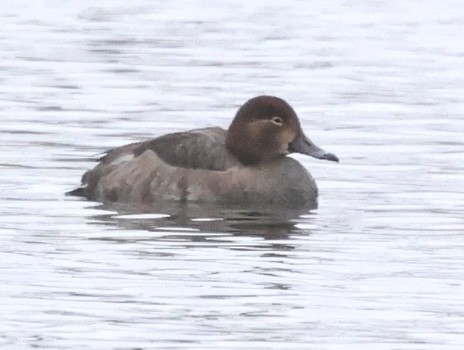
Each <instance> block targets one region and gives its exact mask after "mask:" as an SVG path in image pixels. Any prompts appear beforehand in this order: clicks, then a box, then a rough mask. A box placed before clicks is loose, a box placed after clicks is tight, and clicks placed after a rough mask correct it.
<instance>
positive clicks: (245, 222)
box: [91, 202, 312, 242]
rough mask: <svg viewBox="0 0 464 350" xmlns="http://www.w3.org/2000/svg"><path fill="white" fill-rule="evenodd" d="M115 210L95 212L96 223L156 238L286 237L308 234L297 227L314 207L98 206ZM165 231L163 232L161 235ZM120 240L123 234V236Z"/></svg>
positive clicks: (161, 204) (102, 208) (164, 203)
mask: <svg viewBox="0 0 464 350" xmlns="http://www.w3.org/2000/svg"><path fill="white" fill-rule="evenodd" d="M95 208H96V209H101V210H105V211H110V212H111V213H108V214H102V215H94V216H92V217H91V220H92V221H93V222H95V223H100V224H104V225H110V226H116V227H119V228H122V229H126V230H143V231H150V232H156V233H157V234H156V235H153V239H156V238H158V239H159V238H160V236H162V237H163V238H170V239H173V240H190V241H196V242H198V241H202V240H208V241H211V239H213V240H214V238H215V237H221V236H231V235H246V236H259V237H262V238H264V239H267V240H275V239H286V238H288V237H289V236H290V235H291V234H302V233H304V234H308V233H310V232H308V230H307V229H305V230H301V229H299V228H298V227H296V224H297V223H298V222H301V220H302V219H301V216H302V215H304V219H303V220H305V221H307V220H308V219H309V220H310V219H311V215H312V213H311V211H310V209H311V208H305V209H285V208H266V207H247V208H236V207H235V208H231V207H225V206H220V205H215V204H198V203H179V202H172V203H171V202H163V203H160V204H150V205H146V204H143V205H142V204H121V203H111V204H101V205H98V206H96V207H95ZM160 234H161V235H160ZM119 239H120V237H119Z"/></svg>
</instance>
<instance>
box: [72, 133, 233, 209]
mask: <svg viewBox="0 0 464 350" xmlns="http://www.w3.org/2000/svg"><path fill="white" fill-rule="evenodd" d="M225 139H226V130H224V129H222V128H218V127H213V128H203V129H196V130H191V131H186V132H179V133H172V134H167V135H163V136H160V137H157V138H155V139H152V140H147V141H143V142H137V143H131V144H128V145H125V146H122V147H117V148H114V149H112V150H109V151H108V152H106V154H105V155H104V156H103V157H101V158H100V159H98V160H99V164H98V165H97V166H96V167H95V168H93V169H92V170H89V171H87V172H86V173H85V174H84V175H83V177H82V185H81V187H79V188H77V189H75V190H73V191H71V192H69V194H71V195H79V196H85V197H88V198H91V199H97V200H111V201H116V200H118V199H120V198H121V193H120V192H122V190H121V187H122V186H125V187H128V186H132V187H139V188H142V187H143V186H144V185H143V182H144V181H145V182H146V181H149V178H147V179H144V178H145V177H147V175H152V173H153V172H155V173H157V174H159V172H160V171H162V170H166V169H170V170H172V171H175V170H177V173H181V172H183V170H182V169H204V170H206V171H225V170H227V169H229V168H231V167H233V166H236V165H238V164H240V162H239V161H238V160H237V159H236V158H235V157H234V156H233V155H231V154H230V153H229V152H228V151H227V149H226V147H225ZM134 174H137V178H136V179H132V180H131V179H130V177H131V176H134ZM144 175H145V176H144ZM171 175H174V174H171ZM124 176H126V178H125V179H124Z"/></svg>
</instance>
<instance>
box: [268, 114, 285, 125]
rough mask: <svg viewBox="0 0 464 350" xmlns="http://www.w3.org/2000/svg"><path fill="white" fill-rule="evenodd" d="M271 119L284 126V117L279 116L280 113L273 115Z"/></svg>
mask: <svg viewBox="0 0 464 350" xmlns="http://www.w3.org/2000/svg"><path fill="white" fill-rule="evenodd" d="M271 121H272V122H273V123H274V124H275V125H278V126H282V125H284V120H283V118H282V117H279V116H278V115H276V116H275V117H272V119H271Z"/></svg>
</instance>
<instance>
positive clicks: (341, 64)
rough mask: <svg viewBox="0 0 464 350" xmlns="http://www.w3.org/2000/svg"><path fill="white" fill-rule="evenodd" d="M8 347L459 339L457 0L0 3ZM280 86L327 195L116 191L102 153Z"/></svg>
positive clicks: (421, 344)
mask: <svg viewBox="0 0 464 350" xmlns="http://www.w3.org/2000/svg"><path fill="white" fill-rule="evenodd" d="M0 17H1V21H0V28H1V30H0V39H1V42H2V50H1V52H0V55H1V58H2V60H1V62H2V63H1V64H0V71H1V73H2V74H1V78H0V79H1V82H2V94H1V96H0V116H1V117H0V118H1V123H0V140H1V141H0V159H1V160H0V190H1V191H0V201H1V209H0V216H1V219H0V231H1V235H0V242H1V244H0V255H1V261H2V264H1V273H0V284H1V285H2V290H1V293H0V318H1V320H2V327H1V330H0V345H4V347H5V348H8V349H28V348H36V349H37V348H39V349H83V348H88V349H127V350H128V349H154V348H159V349H218V348H221V349H237V348H247V349H359V348H363V349H434V350H435V349H446V350H449V349H462V348H463V346H464V336H463V329H464V298H463V297H462V296H463V295H464V281H463V276H464V260H463V256H464V214H463V212H464V175H463V174H464V152H463V150H464V137H463V135H464V133H463V132H464V121H463V114H464V100H463V98H462V90H463V88H464V74H463V73H464V59H463V57H464V47H463V45H462V33H463V30H464V8H463V6H462V4H461V2H459V1H451V0H447V1H442V2H440V3H438V2H437V3H436V4H432V3H431V2H419V1H403V2H397V3H394V4H393V3H387V2H382V1H360V2H357V3H354V4H353V3H349V2H344V1H330V2H325V1H312V2H310V3H308V2H304V1H301V2H299V1H294V2H290V3H288V4H283V3H282V2H280V1H255V2H245V1H229V2H227V4H226V5H224V4H220V5H219V4H216V3H213V2H208V1H194V2H188V3H185V2H184V3H182V4H181V5H180V4H177V3H174V2H170V1H167V2H163V3H158V2H151V1H143V0H136V1H131V2H127V1H112V2H111V4H106V5H103V4H100V3H97V2H90V1H79V2H77V1H65V2H60V3H59V4H58V3H56V2H53V1H47V0H44V1H37V2H33V3H30V2H21V1H18V2H14V3H8V4H7V3H5V4H2V5H1V7H0ZM260 94H273V95H277V96H280V97H282V98H285V99H286V100H288V102H289V103H290V104H291V105H292V106H293V107H294V108H295V110H296V111H297V113H298V114H299V116H300V119H301V122H302V125H303V128H304V129H305V131H306V133H307V134H308V135H309V136H310V137H311V138H312V139H313V141H315V142H316V143H317V144H318V145H320V146H321V147H323V148H324V149H326V150H327V151H330V152H333V153H335V154H337V156H339V157H340V159H341V163H340V164H333V163H329V162H321V161H317V160H314V159H312V158H311V159H310V158H308V157H304V156H296V158H297V159H298V160H299V161H301V162H302V163H303V164H304V166H305V167H307V169H308V170H310V171H311V173H312V174H313V176H314V177H315V178H316V180H317V183H318V185H319V190H320V199H319V209H318V210H314V211H311V212H288V211H281V212H277V213H276V212H272V213H256V212H249V211H246V210H233V211H230V210H229V211H228V210H223V209H222V208H214V207H211V208H208V207H206V208H204V207H203V208H198V207H197V206H188V207H183V206H180V207H179V208H172V207H166V208H161V209H158V210H155V211H153V210H151V211H150V210H147V209H146V208H135V210H134V208H127V207H125V206H109V205H101V204H100V203H95V202H90V201H86V200H83V199H79V198H70V197H65V196H64V193H65V192H66V191H68V190H70V189H72V188H73V187H74V186H76V185H77V184H78V182H79V178H80V176H81V175H82V173H83V172H84V171H85V170H86V169H89V168H90V167H92V166H93V165H94V163H93V159H95V158H96V155H97V154H99V153H101V152H103V151H104V150H106V149H108V148H111V147H115V146H119V145H122V144H124V143H128V142H133V141H138V140H142V139H144V138H147V137H154V136H158V135H161V134H164V133H167V132H173V131H179V130H185V129H189V128H195V127H205V126H213V125H219V126H223V127H227V125H228V123H229V122H230V121H231V119H232V117H233V115H234V113H235V111H236V109H237V108H238V107H239V106H240V105H241V104H242V103H243V102H245V101H246V100H247V99H249V98H250V97H253V96H256V95H260Z"/></svg>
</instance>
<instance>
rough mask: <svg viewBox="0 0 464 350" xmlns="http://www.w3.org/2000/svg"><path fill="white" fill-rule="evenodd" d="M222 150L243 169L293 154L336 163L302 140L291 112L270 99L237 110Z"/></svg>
mask: <svg viewBox="0 0 464 350" xmlns="http://www.w3.org/2000/svg"><path fill="white" fill-rule="evenodd" d="M226 147H227V149H228V150H229V151H230V152H231V153H232V154H233V155H234V156H236V157H237V158H238V160H239V161H240V162H241V163H243V164H245V165H257V164H262V163H266V162H271V161H273V160H276V159H278V158H281V157H284V156H285V155H287V154H289V153H293V152H297V153H303V154H307V155H310V156H312V157H315V158H319V159H326V160H331V161H335V162H338V158H337V157H336V156H335V155H333V154H331V153H327V152H325V151H324V150H322V149H320V148H319V147H317V146H316V145H315V144H314V143H312V142H311V140H309V139H308V138H307V137H306V136H305V134H304V133H303V130H302V129H301V126H300V122H299V120H298V116H297V115H296V113H295V111H294V110H293V108H292V107H291V106H290V105H289V104H288V103H287V102H285V101H284V100H282V99H281V98H278V97H274V96H258V97H255V98H252V99H251V100H249V101H247V102H246V103H245V104H244V105H243V106H242V107H240V109H239V110H238V112H237V114H236V116H235V118H234V120H233V121H232V124H230V126H229V129H228V131H227V138H226Z"/></svg>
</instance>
